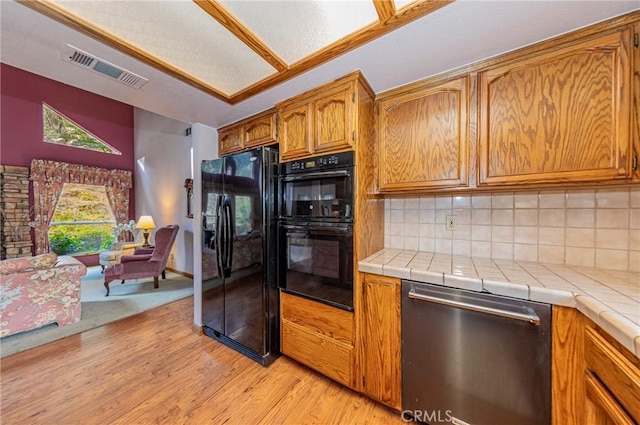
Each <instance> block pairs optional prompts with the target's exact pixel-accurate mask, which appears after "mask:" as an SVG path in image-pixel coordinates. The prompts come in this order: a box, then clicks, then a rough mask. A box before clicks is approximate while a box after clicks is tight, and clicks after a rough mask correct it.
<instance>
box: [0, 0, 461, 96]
mask: <svg viewBox="0 0 640 425" xmlns="http://www.w3.org/2000/svg"><path fill="white" fill-rule="evenodd" d="M0 1H1V0H0ZM17 1H18V2H19V3H21V4H22V5H24V6H26V7H29V8H30V9H33V10H35V11H36V12H39V13H42V14H43V15H45V16H47V17H49V18H51V19H54V20H56V21H58V22H60V23H61V24H63V25H66V26H68V27H70V28H72V29H74V30H76V31H79V32H81V33H82V34H85V35H87V36H89V37H91V38H94V39H95V40H97V41H99V42H101V43H104V44H106V45H107V46H109V47H112V48H114V49H116V50H119V51H121V52H123V53H125V54H127V55H129V56H131V57H133V58H135V59H138V60H140V61H141V62H143V63H145V64H147V65H149V66H151V67H153V68H155V69H157V70H159V71H161V72H164V73H165V74H167V75H169V76H171V77H173V78H176V79H178V80H180V81H182V82H184V83H186V84H189V85H190V86H192V87H195V88H197V89H199V90H202V91H203V92H205V93H208V94H210V95H211V96H213V97H215V98H217V99H220V100H222V101H224V102H226V103H229V104H231V105H233V104H236V103H238V102H241V101H243V100H246V99H248V98H250V97H252V96H255V95H257V94H258V93H261V92H263V91H265V90H267V89H270V88H272V87H273V86H275V85H277V84H280V83H282V82H284V81H287V80H289V79H291V78H294V77H296V76H298V75H300V74H302V73H304V72H306V71H308V70H310V69H313V68H315V67H317V66H319V65H322V64H324V63H326V62H328V61H330V60H332V59H335V58H336V57H338V56H340V55H343V54H345V53H347V52H349V51H351V50H353V49H355V48H357V47H360V46H362V45H363V44H365V43H368V42H370V41H372V40H374V39H376V38H378V37H380V36H382V35H384V34H387V33H389V32H391V31H393V30H395V29H397V28H400V27H401V26H403V25H406V24H408V23H410V22H413V21H414V20H416V19H418V18H421V17H423V16H425V15H428V14H429V13H432V12H434V11H436V10H438V9H440V8H442V7H444V6H447V5H448V4H451V3H453V2H454V1H455V0H416V1H414V2H413V3H409V4H408V5H407V6H404V7H402V8H401V9H400V10H398V11H396V13H395V14H394V15H392V16H390V17H388V18H386V19H385V20H382V18H381V20H380V21H378V22H374V23H372V24H370V25H368V26H366V27H363V28H361V29H360V30H358V31H356V32H354V33H351V34H349V35H347V36H345V37H343V38H341V39H339V40H337V41H335V42H334V43H332V44H330V45H328V46H326V47H324V48H322V49H320V50H319V51H317V52H315V53H313V54H311V55H309V56H307V57H305V58H303V59H301V60H299V61H297V62H294V63H293V64H290V65H289V66H287V65H286V64H285V63H284V62H283V61H282V60H281V59H279V58H278V57H277V56H276V55H275V53H272V52H271V51H270V50H269V49H268V48H267V47H266V46H264V45H263V43H262V42H261V41H260V40H259V39H258V38H257V37H256V36H255V35H253V34H252V33H251V32H250V31H248V30H246V28H244V26H242V24H240V22H238V21H237V20H236V19H235V18H233V17H232V16H231V15H230V14H229V13H228V12H227V11H226V10H225V11H224V14H223V13H220V12H218V11H219V10H223V9H221V7H219V5H218V4H217V3H216V2H214V1H211V0H194V1H196V3H198V4H199V5H201V7H202V4H205V5H211V7H209V8H207V9H205V10H206V11H209V10H213V11H214V14H217V15H220V17H221V19H222V18H223V17H224V16H226V18H224V19H223V20H224V21H225V22H226V23H227V24H224V23H222V22H221V23H222V25H224V26H225V27H226V28H227V29H229V30H230V31H232V32H233V33H234V34H235V35H236V36H238V37H239V38H240V39H241V40H242V41H243V42H245V43H246V44H247V45H248V46H249V47H251V48H252V49H254V51H256V53H258V54H259V55H260V56H262V57H263V58H265V60H267V61H268V62H269V63H270V64H271V65H272V66H274V67H275V68H276V69H277V70H278V72H276V73H274V74H272V75H271V76H269V77H267V78H264V79H262V80H260V81H258V82H256V83H255V84H252V85H250V86H249V87H247V88H245V89H242V90H240V91H238V92H236V93H234V94H232V95H229V94H226V93H224V92H222V91H220V90H218V89H216V88H215V87H213V86H211V85H210V84H207V83H205V82H203V81H201V80H199V79H198V78H196V77H194V76H193V75H191V74H188V73H187V72H185V71H183V70H181V69H179V68H177V67H176V66H174V65H171V64H170V63H167V62H165V61H163V60H161V59H159V58H157V57H156V56H154V55H151V54H150V53H148V52H146V51H144V50H142V49H140V48H138V47H136V46H134V45H133V44H131V43H129V42H127V41H125V40H123V39H121V38H119V37H116V36H115V35H113V34H111V33H109V32H107V31H105V30H103V29H102V28H100V27H98V26H97V25H94V24H93V23H91V22H89V21H87V20H85V19H82V18H81V17H79V16H77V15H75V14H73V13H71V12H69V11H67V10H66V9H64V8H62V7H60V6H58V5H56V4H55V3H53V2H49V1H46V0H17ZM374 1H376V0H374ZM378 3H381V6H380V7H381V8H380V9H378V6H376V10H377V11H378V16H381V15H382V16H387V15H388V14H389V13H390V12H389V10H388V9H389V5H387V4H384V3H387V0H378ZM394 9H395V6H394ZM212 16H213V15H212ZM214 18H215V16H214ZM216 20H218V18H216ZM232 21H233V22H232ZM218 22H220V20H218ZM227 25H230V26H233V27H235V28H236V29H235V30H234V29H232V27H230V26H227ZM238 34H241V36H239V35H238ZM242 37H244V38H242ZM245 39H246V41H245ZM249 43H253V44H254V45H255V48H254V47H252V46H251V45H250V44H249ZM256 49H258V50H260V51H262V53H260V52H258V51H257V50H256ZM267 57H269V58H271V59H270V60H268V59H267ZM272 61H274V62H273V63H272Z"/></svg>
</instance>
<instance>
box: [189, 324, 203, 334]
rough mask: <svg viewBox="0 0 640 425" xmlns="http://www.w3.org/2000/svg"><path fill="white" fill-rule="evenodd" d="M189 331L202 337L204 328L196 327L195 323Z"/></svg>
mask: <svg viewBox="0 0 640 425" xmlns="http://www.w3.org/2000/svg"><path fill="white" fill-rule="evenodd" d="M191 331H193V333H194V334H196V335H204V327H203V326H198V325H196V324H195V323H194V324H192V325H191Z"/></svg>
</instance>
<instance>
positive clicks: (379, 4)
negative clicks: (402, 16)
mask: <svg viewBox="0 0 640 425" xmlns="http://www.w3.org/2000/svg"><path fill="white" fill-rule="evenodd" d="M373 5H374V6H375V8H376V12H377V13H378V19H380V21H381V22H385V21H386V20H388V19H391V18H392V17H393V16H395V15H396V3H395V1H394V0H373Z"/></svg>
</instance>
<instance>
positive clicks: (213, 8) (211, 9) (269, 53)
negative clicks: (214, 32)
mask: <svg viewBox="0 0 640 425" xmlns="http://www.w3.org/2000/svg"><path fill="white" fill-rule="evenodd" d="M193 2H194V3H195V4H197V5H198V6H200V7H201V8H202V10H204V11H205V12H207V13H208V14H209V15H210V16H211V17H212V18H213V19H215V20H216V21H218V22H219V23H220V25H222V26H223V27H225V28H226V29H227V30H229V31H231V33H232V34H233V35H235V36H236V37H237V38H238V39H239V40H240V41H242V42H243V43H244V44H246V45H247V46H248V47H249V48H250V49H251V50H253V51H254V52H256V53H257V54H258V55H259V56H260V57H261V58H262V59H264V60H265V61H267V62H268V63H269V64H270V65H271V66H273V67H274V68H275V69H277V70H278V72H282V71H285V70H287V69H288V68H289V66H288V65H287V64H286V63H285V61H283V60H282V59H280V58H279V57H278V55H277V54H276V53H275V52H274V51H273V50H271V49H270V48H269V47H268V46H267V45H266V44H264V43H263V42H262V40H260V39H259V38H258V36H257V35H255V34H254V33H253V32H251V31H250V30H249V28H247V27H245V26H244V25H243V24H242V23H241V22H240V21H238V20H237V19H236V18H235V16H233V15H232V14H231V13H229V11H227V9H225V8H224V7H223V6H222V5H221V4H220V3H218V2H217V1H215V0H193Z"/></svg>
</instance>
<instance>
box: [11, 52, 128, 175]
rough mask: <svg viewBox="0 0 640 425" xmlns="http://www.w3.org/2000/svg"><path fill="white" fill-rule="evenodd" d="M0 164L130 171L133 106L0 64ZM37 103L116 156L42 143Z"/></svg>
mask: <svg viewBox="0 0 640 425" xmlns="http://www.w3.org/2000/svg"><path fill="white" fill-rule="evenodd" d="M0 82H1V84H0V92H1V93H2V99H1V104H0V107H1V112H0V116H1V119H0V127H1V131H0V155H1V156H2V157H1V158H0V163H2V164H3V165H18V166H22V167H29V166H30V165H31V160H32V159H34V158H37V159H49V160H53V161H62V162H70V163H77V164H86V165H93V166H96V167H103V168H120V169H123V170H130V171H132V172H133V170H134V159H133V107H132V106H130V105H126V104H124V103H120V102H117V101H115V100H111V99H108V98H106V97H102V96H98V95H96V94H93V93H89V92H87V91H84V90H80V89H77V88H75V87H71V86H68V85H66V84H62V83H59V82H57V81H53V80H50V79H48V78H44V77H40V76H38V75H35V74H32V73H30V72H26V71H23V70H20V69H18V68H14V67H12V66H9V65H6V64H2V65H1V68H0ZM42 102H45V103H47V104H48V105H50V106H51V107H53V108H54V109H56V110H57V111H59V112H61V113H62V114H64V115H66V116H67V117H68V118H70V119H71V120H73V121H75V122H76V123H77V124H79V125H81V126H82V127H83V128H84V129H86V130H88V131H89V132H90V133H92V134H94V135H95V136H97V137H99V138H100V139H102V140H104V141H105V142H107V143H109V145H111V146H113V147H114V148H116V149H117V150H119V151H120V152H122V155H111V154H106V153H101V152H94V151H89V150H86V149H78V148H73V147H69V146H61V145H55V144H52V143H44V142H43V141H42V140H43V132H42Z"/></svg>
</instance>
